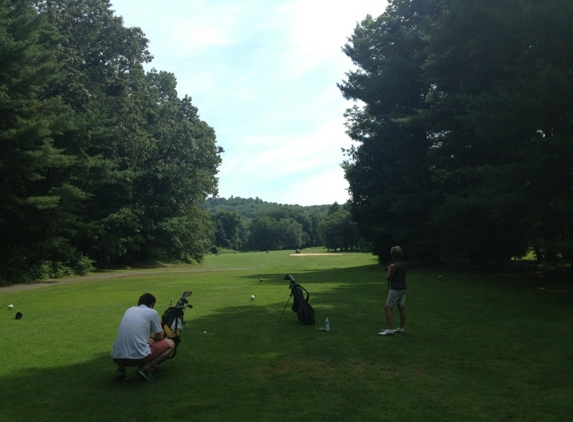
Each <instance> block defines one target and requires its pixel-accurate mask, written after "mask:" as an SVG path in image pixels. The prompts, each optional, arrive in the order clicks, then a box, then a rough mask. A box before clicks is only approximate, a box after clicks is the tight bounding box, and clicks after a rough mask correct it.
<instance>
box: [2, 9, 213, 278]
mask: <svg viewBox="0 0 573 422" xmlns="http://www.w3.org/2000/svg"><path fill="white" fill-rule="evenodd" d="M0 6H1V7H0V31H1V32H0V37H1V39H2V43H1V44H0V116H1V117H0V150H1V154H0V180H1V181H0V197H1V198H2V201H1V204H0V235H1V237H2V240H3V242H2V247H1V249H0V284H2V283H9V282H14V281H17V280H21V279H35V278H42V277H50V276H51V277H54V276H60V275H62V274H65V273H82V272H85V271H87V270H89V269H90V268H91V265H92V263H95V264H96V265H98V266H101V265H116V264H126V263H130V262H140V261H149V260H158V259H178V260H185V261H190V260H200V259H201V258H202V256H203V254H204V252H205V250H206V249H207V248H208V246H209V245H210V241H211V223H210V218H209V214H208V213H206V212H205V211H204V210H203V209H202V208H201V207H199V205H198V204H200V203H201V202H203V201H204V200H205V199H206V198H207V197H208V196H211V195H215V194H216V193H217V179H216V177H215V176H216V173H217V168H218V166H219V164H220V162H221V159H220V153H221V152H222V150H221V148H219V147H217V146H216V142H215V133H214V130H213V129H212V128H211V127H209V126H208V125H207V124H206V123H205V122H203V121H201V120H200V119H199V116H198V113H197V109H196V108H195V107H194V106H193V105H192V103H191V99H190V98H189V97H187V96H185V97H184V98H182V99H181V98H179V97H178V96H177V91H176V80H175V77H174V75H172V74H170V73H166V72H161V71H155V70H153V71H150V72H147V73H146V72H145V71H144V69H143V64H145V63H148V62H150V61H151V59H152V57H151V55H150V53H149V51H148V50H147V40H146V39H145V37H144V35H143V33H142V31H141V30H140V29H139V28H125V27H124V26H123V21H122V19H121V18H120V17H116V16H114V15H113V12H112V10H111V9H110V7H111V5H110V2H109V1H107V0H80V1H78V0H55V1H52V0H45V1H38V2H33V1H27V0H13V1H9V0H1V2H0Z"/></svg>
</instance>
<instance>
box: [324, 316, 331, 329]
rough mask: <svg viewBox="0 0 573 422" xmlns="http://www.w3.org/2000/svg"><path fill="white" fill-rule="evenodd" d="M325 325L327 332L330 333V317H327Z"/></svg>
mask: <svg viewBox="0 0 573 422" xmlns="http://www.w3.org/2000/svg"><path fill="white" fill-rule="evenodd" d="M324 325H325V329H326V331H330V321H329V320H328V317H326V321H324Z"/></svg>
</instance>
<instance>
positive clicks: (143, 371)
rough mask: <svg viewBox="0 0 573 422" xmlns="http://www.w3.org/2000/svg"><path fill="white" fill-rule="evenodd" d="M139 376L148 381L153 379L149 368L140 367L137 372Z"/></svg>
mask: <svg viewBox="0 0 573 422" xmlns="http://www.w3.org/2000/svg"><path fill="white" fill-rule="evenodd" d="M136 374H137V376H138V377H140V378H142V379H144V380H146V381H153V375H151V372H149V369H143V368H139V369H138V370H137V372H136Z"/></svg>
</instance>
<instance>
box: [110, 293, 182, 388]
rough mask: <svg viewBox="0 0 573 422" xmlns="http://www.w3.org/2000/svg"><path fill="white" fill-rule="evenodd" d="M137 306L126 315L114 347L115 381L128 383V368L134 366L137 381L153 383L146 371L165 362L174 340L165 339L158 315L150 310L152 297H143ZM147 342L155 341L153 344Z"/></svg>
mask: <svg viewBox="0 0 573 422" xmlns="http://www.w3.org/2000/svg"><path fill="white" fill-rule="evenodd" d="M137 305H138V306H132V307H131V308H129V309H128V310H127V311H125V314H124V315H123V318H122V320H121V322H120V324H119V329H118V331H117V337H116V338H115V342H114V343H113V349H112V351H111V357H112V359H113V361H114V362H115V363H116V364H117V365H119V368H118V369H117V380H118V381H124V380H126V379H127V374H126V372H125V368H126V367H128V366H136V367H137V368H138V369H137V372H136V374H137V375H138V376H139V377H141V378H142V379H144V380H147V381H153V375H151V372H150V371H149V368H151V367H152V366H153V365H156V364H159V363H160V362H163V361H164V360H165V359H167V358H168V357H169V356H170V355H171V353H172V352H173V349H174V348H175V343H174V342H173V340H171V339H165V338H164V334H163V329H162V328H161V323H160V321H159V314H158V313H157V311H156V310H155V309H153V307H154V306H155V296H153V295H152V294H151V293H145V294H143V295H142V296H141V297H140V298H139V302H138V304H137ZM150 338H153V340H155V341H154V342H153V343H152V344H149V339H150Z"/></svg>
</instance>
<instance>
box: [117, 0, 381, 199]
mask: <svg viewBox="0 0 573 422" xmlns="http://www.w3.org/2000/svg"><path fill="white" fill-rule="evenodd" d="M113 3H114V5H113V6H112V8H113V9H116V11H117V14H119V15H123V16H124V18H125V25H126V26H138V27H141V28H142V30H143V32H144V33H145V34H146V36H147V37H148V38H149V40H150V51H151V53H152V54H153V55H154V56H155V60H154V61H153V63H151V67H155V68H157V69H158V70H165V71H168V72H172V73H174V74H175V76H176V78H177V81H178V92H179V94H180V96H183V95H189V96H191V97H192V99H193V103H194V105H195V106H196V107H198V108H199V115H200V116H201V118H202V119H203V120H205V121H206V122H207V123H208V124H209V125H211V126H212V127H213V128H214V129H215V131H216V133H217V140H218V144H219V145H220V146H222V147H223V148H224V149H225V151H226V152H225V153H224V154H223V157H222V158H223V164H222V166H221V168H220V173H219V178H220V183H219V184H220V195H221V196H223V197H229V196H241V197H259V198H261V199H263V200H265V201H273V202H280V203H298V204H301V205H312V204H328V203H333V202H334V201H338V202H344V201H345V200H346V198H347V192H346V188H347V187H348V184H347V183H346V181H345V180H344V178H343V170H342V169H341V168H340V163H341V162H342V161H343V159H344V157H343V155H342V152H341V148H343V147H344V148H346V147H349V146H350V144H351V141H350V139H349V138H348V137H347V136H346V134H345V128H344V125H343V123H344V119H343V117H342V114H343V112H344V110H345V109H346V108H347V107H349V106H350V104H348V103H347V102H346V101H345V100H344V99H343V98H342V95H341V93H340V91H339V90H338V88H337V87H336V83H340V82H342V80H343V79H344V77H345V76H344V72H346V71H348V70H349V69H351V68H352V64H351V62H350V60H349V59H348V58H347V57H346V56H345V55H344V54H343V53H342V51H341V47H342V46H343V45H344V44H345V43H346V42H347V38H348V37H349V36H350V35H351V34H352V32H353V30H354V27H355V25H356V23H357V22H359V21H361V20H362V19H364V18H365V17H366V15H367V14H372V15H374V16H377V15H379V14H381V13H383V11H384V8H385V7H386V2H384V1H382V0H353V1H352V2H333V1H331V0H330V1H328V0H282V1H281V0H241V1H240V2H238V1H237V2H235V1H231V0H166V1H164V2H157V1H151V0H116V1H114V2H113Z"/></svg>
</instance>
